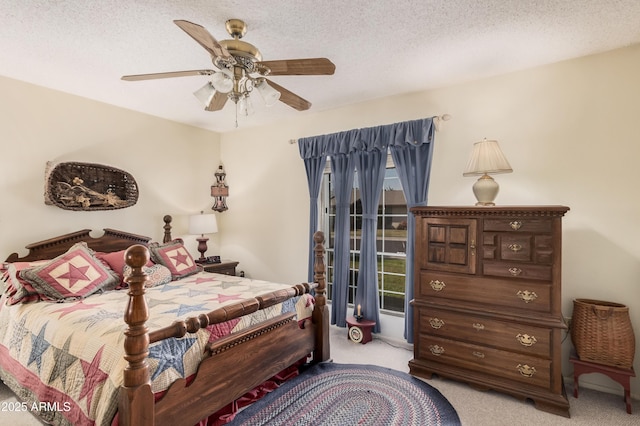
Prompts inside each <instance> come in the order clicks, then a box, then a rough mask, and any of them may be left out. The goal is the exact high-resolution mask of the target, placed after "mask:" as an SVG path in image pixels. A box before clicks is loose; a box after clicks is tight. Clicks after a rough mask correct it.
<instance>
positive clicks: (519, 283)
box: [415, 271, 551, 313]
mask: <svg viewBox="0 0 640 426" xmlns="http://www.w3.org/2000/svg"><path fill="white" fill-rule="evenodd" d="M415 290H416V291H415V297H416V299H418V300H419V299H431V300H432V301H433V300H437V299H448V300H451V301H454V302H468V303H473V304H480V305H482V309H483V310H488V309H491V308H493V309H494V310H497V309H498V308H500V310H502V308H505V309H506V310H510V311H512V312H520V313H523V312H538V313H550V312H551V284H550V283H543V282H536V281H526V280H502V279H497V278H483V277H467V276H463V275H455V274H447V273H445V272H431V271H420V277H419V281H418V282H417V288H416V289H415Z"/></svg>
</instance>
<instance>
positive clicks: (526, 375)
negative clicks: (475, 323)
mask: <svg viewBox="0 0 640 426" xmlns="http://www.w3.org/2000/svg"><path fill="white" fill-rule="evenodd" d="M418 348H419V349H418V353H417V358H418V359H421V360H428V361H434V362H439V363H444V364H447V365H452V366H456V367H460V368H465V369H468V370H472V371H474V372H477V373H482V374H488V375H491V376H497V377H502V378H505V379H509V380H515V381H517V382H520V383H524V384H527V385H531V386H538V387H541V388H545V389H548V388H549V387H550V386H551V360H550V359H546V358H537V357H534V356H528V355H522V354H517V353H513V352H508V351H503V350H499V349H493V348H488V347H485V346H481V345H474V344H469V343H464V342H458V341H453V340H449V339H444V338H440V337H436V336H430V335H428V334H421V335H420V336H419V342H418Z"/></svg>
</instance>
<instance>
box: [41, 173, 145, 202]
mask: <svg viewBox="0 0 640 426" xmlns="http://www.w3.org/2000/svg"><path fill="white" fill-rule="evenodd" d="M137 201H138V185H137V183H136V181H135V179H134V178H133V176H132V175H131V174H130V173H127V172H125V171H123V170H120V169H116V168H114V167H111V166H105V165H102V164H93V163H76V162H68V163H53V162H50V161H49V162H47V166H46V169H45V191H44V202H45V204H48V205H54V206H57V207H60V208H61V209H65V210H85V211H89V210H115V209H122V208H125V207H131V206H133V205H134V204H136V202H137Z"/></svg>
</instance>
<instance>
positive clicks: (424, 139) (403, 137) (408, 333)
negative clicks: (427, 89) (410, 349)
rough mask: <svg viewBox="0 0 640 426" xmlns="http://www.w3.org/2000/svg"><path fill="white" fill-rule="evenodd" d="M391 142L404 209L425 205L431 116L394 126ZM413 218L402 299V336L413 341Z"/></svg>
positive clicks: (411, 219) (409, 222)
mask: <svg viewBox="0 0 640 426" xmlns="http://www.w3.org/2000/svg"><path fill="white" fill-rule="evenodd" d="M397 127H398V128H397V129H396V131H395V132H394V133H395V138H394V141H393V144H391V145H390V146H389V149H390V151H391V157H392V158H393V163H394V164H395V166H396V171H397V172H398V178H399V179H400V183H401V185H402V191H403V192H404V197H405V199H406V200H407V208H408V209H410V208H411V207H415V206H426V205H427V194H428V189H429V175H430V172H431V158H432V156H433V155H432V154H433V145H434V144H433V140H434V136H435V127H434V125H433V120H432V119H425V120H416V121H410V122H407V123H402V126H400V125H398V126H397ZM414 246H415V217H414V216H413V215H412V214H411V213H408V214H407V258H406V260H407V263H406V272H405V273H406V279H405V299H404V313H405V315H404V338H405V339H407V342H409V343H413V306H411V305H410V302H411V300H412V299H413V297H414V291H413V289H414V287H413V282H414V267H413V263H414V250H415V247H414Z"/></svg>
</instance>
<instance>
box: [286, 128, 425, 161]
mask: <svg viewBox="0 0 640 426" xmlns="http://www.w3.org/2000/svg"><path fill="white" fill-rule="evenodd" d="M434 134H435V127H434V125H433V119H432V118H422V119H419V120H412V121H404V122H401V123H394V124H386V125H382V126H376V127H366V128H362V129H354V130H348V131H344V132H338V133H331V134H327V135H320V136H310V137H307V138H301V139H299V140H298V148H299V149H300V156H301V157H302V158H304V159H307V158H318V157H323V158H326V157H327V156H332V155H338V154H343V155H346V154H349V153H350V152H354V151H373V150H379V151H386V150H387V148H388V147H389V146H390V145H394V146H398V147H399V146H402V145H413V146H419V145H422V144H425V143H431V142H432V141H433V137H434Z"/></svg>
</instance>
